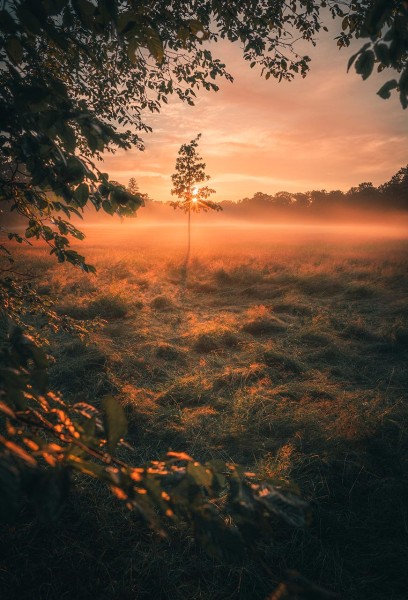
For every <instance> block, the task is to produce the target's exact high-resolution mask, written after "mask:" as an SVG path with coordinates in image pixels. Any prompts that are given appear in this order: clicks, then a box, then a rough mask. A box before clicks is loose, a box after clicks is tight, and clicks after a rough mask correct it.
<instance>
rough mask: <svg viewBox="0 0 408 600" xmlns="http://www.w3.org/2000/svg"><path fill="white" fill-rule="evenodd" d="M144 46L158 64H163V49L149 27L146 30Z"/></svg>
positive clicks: (157, 36) (158, 38)
mask: <svg viewBox="0 0 408 600" xmlns="http://www.w3.org/2000/svg"><path fill="white" fill-rule="evenodd" d="M146 46H147V48H148V50H149V52H150V53H151V54H152V56H154V58H155V59H156V60H157V62H158V63H159V64H161V63H162V62H163V59H164V47H163V42H162V40H161V38H160V36H159V34H158V33H157V31H155V30H154V29H152V28H151V27H150V28H149V30H148V36H147V38H146Z"/></svg>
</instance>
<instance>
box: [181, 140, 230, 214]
mask: <svg viewBox="0 0 408 600" xmlns="http://www.w3.org/2000/svg"><path fill="white" fill-rule="evenodd" d="M200 137H201V133H199V134H198V135H197V137H195V138H194V139H193V140H191V142H190V143H189V144H182V146H181V148H180V150H179V153H178V154H179V155H178V158H177V160H176V170H175V172H174V174H173V175H172V176H171V180H172V182H173V186H174V187H173V188H172V190H171V193H172V195H173V196H177V197H178V198H179V199H178V200H176V201H175V202H171V205H172V206H173V208H181V209H182V210H184V212H190V211H194V212H199V211H200V210H209V209H213V210H222V209H221V206H220V205H219V204H216V203H215V202H212V201H211V200H209V197H210V196H211V194H213V193H215V190H213V189H212V188H209V187H208V186H206V185H205V186H198V184H200V183H203V182H205V181H208V180H209V179H210V176H209V175H206V173H205V163H204V162H203V159H202V158H201V156H200V155H199V154H198V153H197V147H198V142H199V140H200Z"/></svg>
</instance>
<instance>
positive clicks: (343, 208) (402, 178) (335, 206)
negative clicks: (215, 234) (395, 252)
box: [0, 165, 408, 227]
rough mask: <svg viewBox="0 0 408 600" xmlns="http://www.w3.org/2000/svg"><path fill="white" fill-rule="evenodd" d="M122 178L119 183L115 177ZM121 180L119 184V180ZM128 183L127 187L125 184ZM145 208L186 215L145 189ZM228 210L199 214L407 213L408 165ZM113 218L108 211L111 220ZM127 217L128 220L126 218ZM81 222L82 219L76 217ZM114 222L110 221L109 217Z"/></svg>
mask: <svg viewBox="0 0 408 600" xmlns="http://www.w3.org/2000/svg"><path fill="white" fill-rule="evenodd" d="M116 183H117V182H116ZM118 185H120V184H118ZM123 187H125V186H123ZM127 189H128V190H129V191H132V192H133V193H134V192H137V193H141V192H142V190H140V189H139V186H138V185H137V182H136V179H135V178H132V179H131V180H130V181H129V185H128V188H127ZM142 196H143V197H144V200H145V207H144V208H142V209H140V210H139V211H138V212H137V216H138V217H139V218H140V219H143V220H152V221H155V220H160V221H169V222H172V221H176V220H177V221H180V220H181V219H183V215H181V214H180V212H179V211H174V210H173V208H172V207H171V206H170V201H168V202H162V201H159V200H154V199H151V198H149V196H148V195H147V194H143V193H142ZM219 204H220V206H221V207H222V208H223V211H224V212H223V213H221V215H220V213H216V214H214V213H213V211H210V212H208V213H203V214H200V215H199V220H200V221H204V222H205V221H211V222H217V221H218V220H219V219H220V217H221V218H222V216H223V217H224V218H228V219H234V220H235V219H236V220H247V221H248V220H249V221H263V222H268V221H270V222H272V221H276V220H278V219H280V220H282V219H284V220H293V219H299V220H310V221H316V220H325V221H330V220H332V219H336V220H348V221H353V220H354V219H355V220H361V218H368V219H369V218H370V216H372V217H373V218H375V219H378V217H381V218H384V217H385V216H386V215H387V214H388V215H389V216H390V217H392V214H393V213H396V212H398V213H402V212H405V213H406V214H407V216H408V165H407V166H406V167H402V168H401V169H400V170H399V171H398V172H397V173H396V174H395V175H393V176H392V177H391V179H390V180H389V181H387V182H386V183H383V184H381V185H379V186H378V187H375V186H373V184H372V183H371V182H364V183H360V184H359V185H358V186H357V187H352V188H350V189H349V190H348V191H347V192H342V191H341V190H333V191H327V190H312V191H308V192H297V193H291V192H285V191H282V192H277V193H276V194H266V193H264V192H256V193H255V194H254V195H253V196H252V198H243V199H242V200H238V201H237V202H233V201H227V200H220V201H219ZM84 218H85V223H86V222H90V223H92V222H93V223H102V222H103V223H106V222H107V220H108V215H107V214H106V213H105V212H104V211H102V210H101V211H99V213H97V212H96V211H95V210H94V209H93V208H91V209H89V208H86V209H85V211H84ZM111 218H112V217H110V216H109V219H111ZM126 220H127V219H126ZM73 221H74V222H76V223H78V222H79V219H78V218H76V217H74V218H73ZM109 222H111V221H109ZM0 225H3V226H6V227H7V226H13V225H14V226H18V225H20V226H21V225H25V222H24V223H23V221H22V219H21V217H19V216H18V215H17V214H16V213H15V212H12V213H10V212H8V213H7V212H6V210H5V211H3V212H2V214H1V215H0Z"/></svg>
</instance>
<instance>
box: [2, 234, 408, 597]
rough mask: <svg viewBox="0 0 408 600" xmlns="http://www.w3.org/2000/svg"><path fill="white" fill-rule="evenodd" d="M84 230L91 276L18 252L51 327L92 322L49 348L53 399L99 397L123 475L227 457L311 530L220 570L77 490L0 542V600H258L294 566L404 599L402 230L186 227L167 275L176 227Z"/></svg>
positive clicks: (406, 453) (352, 592)
mask: <svg viewBox="0 0 408 600" xmlns="http://www.w3.org/2000/svg"><path fill="white" fill-rule="evenodd" d="M87 233H88V237H87V240H86V241H85V242H83V243H81V245H78V249H80V251H81V253H85V254H86V257H87V260H88V262H90V263H91V264H93V265H95V266H96V268H97V275H96V276H90V275H85V274H82V273H81V272H80V271H79V270H77V269H74V268H73V267H70V266H66V265H58V264H56V262H55V260H54V259H53V258H52V257H50V256H49V255H48V254H47V251H46V250H45V249H44V248H42V247H33V248H30V249H23V248H21V249H20V250H19V255H18V262H19V264H20V265H21V266H23V267H24V269H26V270H27V271H29V272H30V273H31V274H32V275H34V276H35V277H36V279H35V281H36V285H37V286H38V289H39V292H40V294H41V295H42V296H43V297H44V298H49V299H52V300H53V301H54V302H55V305H56V309H57V311H58V312H59V313H60V314H68V315H70V316H72V317H75V318H78V319H83V320H86V321H88V322H92V320H93V319H102V320H103V321H104V322H103V323H102V324H101V325H100V326H98V327H96V328H95V330H94V331H93V332H91V333H90V334H89V335H88V337H87V338H86V339H83V340H81V339H79V338H76V337H73V336H71V335H68V334H62V333H58V334H54V335H52V336H51V337H50V347H49V352H50V355H51V356H52V357H53V360H54V359H55V360H54V362H53V364H52V366H51V369H50V382H51V386H52V388H53V389H56V390H59V391H61V392H62V393H63V394H64V397H65V398H67V399H70V400H72V401H74V400H75V401H78V400H81V399H83V400H86V401H89V402H91V403H95V405H98V402H99V400H100V398H101V397H102V396H103V395H104V394H107V393H111V394H114V395H115V396H116V397H117V398H118V399H119V400H120V401H121V402H122V404H123V405H124V407H125V409H126V412H127V415H128V419H129V424H130V427H129V435H128V439H127V441H128V442H129V444H130V445H131V447H132V448H128V449H126V451H125V452H126V456H127V459H128V460H131V461H133V462H134V463H135V464H138V463H140V462H143V461H144V460H147V459H152V458H156V457H160V456H161V455H162V454H163V453H164V452H165V451H167V450H168V449H169V448H171V449H173V450H180V451H181V450H182V451H186V452H188V453H190V454H192V455H193V456H195V457H197V458H198V459H202V460H207V459H209V458H221V459H223V460H228V461H231V462H237V463H241V464H244V465H245V466H246V467H247V468H248V469H250V470H256V471H257V472H259V473H261V474H265V475H267V476H272V475H274V476H277V477H279V478H281V479H284V480H291V481H292V482H293V483H294V484H295V485H297V486H298V488H299V490H300V491H301V494H302V496H303V497H304V498H305V499H306V500H307V501H308V502H310V505H311V509H312V513H313V518H312V521H311V524H310V527H309V528H307V529H306V530H291V531H284V532H279V531H278V532H277V535H276V538H274V539H273V540H271V542H270V543H268V544H267V543H265V542H263V543H262V546H261V547H260V549H259V552H260V555H261V557H262V559H259V557H258V558H254V557H250V556H248V559H247V561H245V564H241V565H226V564H223V563H221V562H217V561H216V560H214V559H211V558H208V557H207V556H206V555H205V554H204V553H203V552H202V550H200V548H198V547H197V546H196V545H195V544H194V542H193V540H192V537H191V535H190V534H189V532H188V531H180V530H174V532H173V534H172V536H171V539H167V540H166V539H161V538H158V537H157V536H155V535H154V534H152V533H150V532H147V531H145V530H143V529H141V528H140V526H139V524H138V523H137V522H136V520H135V519H134V518H133V517H132V514H131V513H128V512H126V510H125V509H122V508H120V506H119V503H118V501H116V500H115V499H113V498H111V497H110V495H109V493H108V492H106V491H105V490H103V489H102V488H100V487H99V484H96V483H94V482H92V481H90V482H87V483H83V482H82V483H81V484H80V486H79V488H78V490H77V491H76V492H75V493H74V494H73V495H72V496H71V498H70V500H69V503H68V505H67V507H66V509H65V511H64V514H63V516H62V518H61V520H60V521H59V522H58V523H57V524H56V525H55V526H53V527H50V526H48V525H47V526H45V525H42V524H39V523H37V522H36V521H35V519H33V518H32V515H27V519H26V522H25V524H24V527H23V528H21V527H20V528H17V529H10V530H9V531H8V534H7V535H6V536H5V538H4V539H3V543H4V548H7V553H6V552H3V551H0V565H1V571H0V581H2V586H3V589H4V590H5V594H4V596H2V597H3V598H19V599H21V600H23V599H24V598H29V597H30V598H36V599H37V598H38V599H40V598H41V599H42V598H44V599H45V598H69V597H71V598H76V599H79V598H89V597H90V596H94V597H95V598H99V599H105V598H106V599H108V598H109V599H113V598H117V599H119V598H120V599H127V598H129V599H130V598H132V599H135V598H137V599H139V598H146V599H147V598H166V599H167V598H168V599H170V598H171V599H174V600H187V599H188V600H193V599H194V600H198V599H206V600H210V599H211V600H215V599H220V600H221V599H223V600H224V599H227V598H240V599H249V598H251V599H257V598H259V599H263V598H266V597H267V596H268V594H271V591H272V590H273V588H274V585H275V584H276V582H277V581H279V580H280V579H281V578H282V576H284V573H285V572H286V570H287V569H295V570H297V571H299V572H301V573H302V575H304V576H305V577H307V578H309V579H310V580H312V581H314V582H316V583H317V584H320V585H322V586H324V587H325V588H327V589H329V590H332V591H333V592H336V593H338V594H340V595H341V597H342V598H347V599H350V600H351V599H353V600H363V599H368V598H370V599H371V600H377V599H378V600H379V599H380V598H381V599H387V600H402V599H403V598H406V593H407V592H406V590H407V588H408V577H407V569H406V557H407V554H408V478H407V473H408V420H407V416H408V409H407V382H408V310H407V296H408V273H407V256H408V241H407V239H404V236H403V234H402V233H401V232H400V231H391V229H390V230H389V229H384V230H381V231H380V230H377V231H370V230H364V229H361V228H360V229H359V228H355V229H350V228H346V227H345V228H343V229H342V228H335V227H332V228H324V227H320V228H319V227H317V228H313V227H306V228H297V229H296V228H287V227H286V228H285V227H281V228H271V227H269V228H267V227H265V228H262V227H258V228H252V229H251V230H245V229H244V228H242V229H240V228H233V227H230V228H228V227H218V228H217V227H212V228H205V227H202V228H200V227H197V226H196V227H195V229H194V231H193V251H192V258H191V261H190V264H189V267H188V269H187V271H185V270H184V269H183V267H182V265H183V257H184V251H185V248H184V246H185V237H186V232H185V231H184V227H183V228H181V227H178V226H173V227H172V228H171V230H168V229H166V228H165V227H144V228H142V227H138V224H137V222H135V223H134V224H131V225H127V226H123V227H120V226H118V227H117V228H116V229H108V228H104V227H95V228H92V227H90V228H89V229H88V231H87ZM28 549H30V551H28ZM310 597H313V598H315V597H316V598H317V597H318V595H315V596H310ZM271 598H272V596H271Z"/></svg>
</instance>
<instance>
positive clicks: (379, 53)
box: [374, 44, 390, 67]
mask: <svg viewBox="0 0 408 600" xmlns="http://www.w3.org/2000/svg"><path fill="white" fill-rule="evenodd" d="M374 51H375V55H376V57H377V59H378V60H379V61H380V62H381V63H382V64H383V65H385V66H386V67H388V66H389V64H390V51H389V49H388V46H387V44H376V45H375V46H374Z"/></svg>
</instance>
